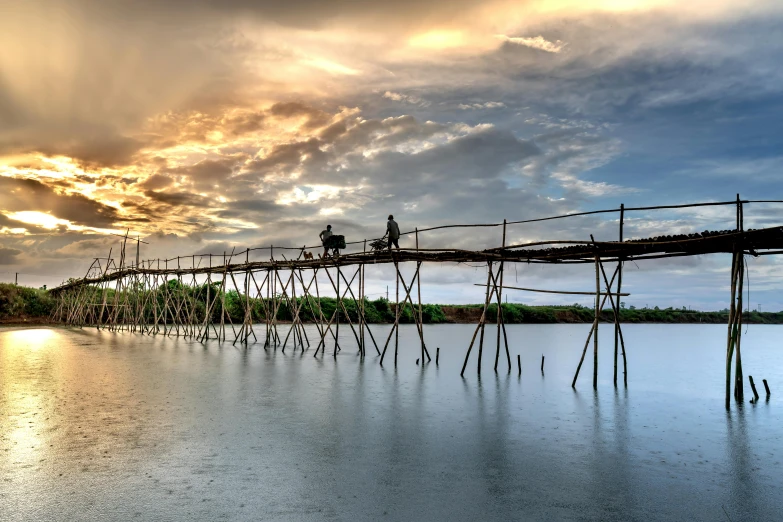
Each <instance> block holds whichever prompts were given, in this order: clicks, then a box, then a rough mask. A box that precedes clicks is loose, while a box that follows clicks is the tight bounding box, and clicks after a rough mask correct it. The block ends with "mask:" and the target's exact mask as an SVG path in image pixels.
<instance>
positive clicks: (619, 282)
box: [607, 203, 628, 388]
mask: <svg viewBox="0 0 783 522" xmlns="http://www.w3.org/2000/svg"><path fill="white" fill-rule="evenodd" d="M624 220H625V205H624V204H622V203H621V204H620V242H621V243H622V241H623V222H624ZM617 270H618V275H617V293H618V294H619V293H620V292H622V291H623V290H622V287H623V260H622V257H620V258H618V260H617ZM607 291H608V292H611V291H612V289H611V288H608V289H607ZM617 302H618V305H617V306H618V309H621V308H622V307H621V306H620V304H619V302H620V296H619V295H618V296H617ZM619 338H620V318H619V311H618V315H617V317H616V318H615V322H614V386H615V388H616V387H617V348H618V345H619ZM623 381H624V383H625V385H626V386H628V371H627V369H626V367H625V350H623Z"/></svg>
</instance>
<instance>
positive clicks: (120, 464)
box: [0, 325, 783, 522]
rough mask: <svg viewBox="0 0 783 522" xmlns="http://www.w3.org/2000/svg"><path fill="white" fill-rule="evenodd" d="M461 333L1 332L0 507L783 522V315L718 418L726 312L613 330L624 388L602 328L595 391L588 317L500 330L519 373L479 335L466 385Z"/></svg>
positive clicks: (267, 516) (151, 515) (748, 353)
mask: <svg viewBox="0 0 783 522" xmlns="http://www.w3.org/2000/svg"><path fill="white" fill-rule="evenodd" d="M261 328H263V325H262V327H261ZM285 328H286V327H283V331H285ZM371 328H372V330H373V333H374V335H375V338H376V340H378V342H379V343H380V342H381V341H382V340H385V338H386V332H388V328H389V327H388V326H387V325H373V326H372V327H371ZM473 328H474V327H473V326H471V325H442V326H441V325H438V326H426V327H425V335H426V339H427V343H428V348H429V350H430V352H431V354H432V357H433V361H432V362H431V363H429V364H427V365H421V362H419V364H418V365H417V364H416V359H417V358H419V357H420V349H421V348H420V344H419V343H418V339H417V337H416V331H415V329H414V328H413V327H411V326H405V327H403V328H402V331H401V334H400V353H399V359H398V365H397V368H396V369H395V367H394V364H393V354H392V353H391V350H392V349H393V346H392V347H391V348H390V354H391V356H390V354H387V357H386V360H385V363H384V367H383V368H382V367H381V366H380V365H379V364H378V359H379V358H378V357H377V356H375V355H374V352H375V350H374V348H372V346H371V347H370V348H369V350H368V356H367V357H366V358H365V360H364V361H362V360H361V359H360V358H359V357H357V356H356V344H355V341H353V335H352V334H351V332H350V330H349V329H347V328H345V327H344V328H343V329H341V332H340V333H341V343H342V344H343V345H344V346H343V349H342V351H341V352H340V353H339V354H338V355H337V357H336V358H333V357H332V345H331V344H330V345H329V349H328V350H327V354H326V356H325V357H321V356H320V355H319V356H318V358H314V357H313V352H314V348H310V349H309V351H306V352H305V353H304V354H302V353H301V352H300V351H299V350H297V351H293V350H292V347H291V345H290V342H289V346H288V348H287V349H286V351H285V353H283V352H282V351H281V350H280V349H278V350H269V351H264V349H263V347H262V346H260V345H256V346H253V345H251V346H250V348H249V349H245V348H240V347H234V346H232V345H231V343H224V344H222V345H221V344H219V343H217V342H214V341H212V342H208V343H207V344H205V345H202V344H199V343H197V342H192V341H187V340H183V339H175V338H164V337H162V336H156V337H150V336H142V335H138V334H132V333H127V332H124V333H112V332H106V331H100V332H99V331H96V330H94V329H84V330H78V329H72V330H68V329H59V328H30V329H9V328H5V329H0V520H3V521H6V520H7V521H51V520H63V521H76V520H90V521H93V520H111V521H127V520H149V521H167V520H204V521H214V520H449V521H456V520H531V521H536V520H541V521H553V520H600V521H613V520H617V521H637V520H638V521H650V520H704V521H721V520H723V521H726V520H730V521H733V522H737V521H741V520H742V521H774V520H782V519H783V416H782V415H781V399H780V397H781V396H783V395H782V394H783V344H782V342H781V339H783V326H760V325H751V326H750V327H749V328H748V330H747V332H745V334H744V336H743V365H744V370H745V375H746V376H747V375H752V376H753V377H754V378H755V380H756V382H757V384H758V388H759V391H760V394H761V401H759V403H758V404H750V403H749V402H748V399H750V398H751V397H752V393H751V391H750V387H749V386H748V385H747V384H746V389H745V393H746V401H745V403H744V404H743V405H736V404H732V408H731V411H730V412H727V411H726V410H725V408H724V379H725V373H724V367H725V347H726V328H725V327H724V326H718V325H626V326H624V328H623V331H624V333H625V341H626V345H627V351H628V363H629V384H628V388H627V389H625V388H623V387H622V386H621V387H620V388H618V389H615V388H614V387H613V385H612V364H613V363H612V358H613V339H612V338H613V334H612V331H611V329H612V326H611V325H606V326H603V325H602V327H601V329H600V338H601V346H600V352H601V353H600V361H599V377H600V381H599V385H598V389H597V391H594V390H593V388H592V344H591V345H590V350H589V351H588V357H587V358H586V359H585V363H584V366H583V367H582V374H581V375H580V378H579V382H578V383H577V387H576V391H574V390H572V389H571V387H570V384H571V379H572V378H573V373H574V370H575V368H576V365H577V363H578V361H579V355H580V354H581V350H582V347H583V346H584V341H585V337H586V335H587V330H588V328H589V326H588V325H514V326H509V327H508V334H509V338H510V350H511V355H512V358H513V368H512V371H511V373H510V374H509V373H508V366H507V362H506V360H505V358H504V357H502V358H501V362H500V367H499V370H500V371H499V372H498V373H497V374H495V372H493V370H492V367H493V365H494V356H495V353H494V352H495V337H494V331H495V330H494V327H488V328H489V329H488V330H487V333H488V334H489V335H488V337H487V339H486V340H485V346H484V360H483V368H482V370H483V372H482V375H481V377H480V378H479V377H478V376H477V372H476V364H475V362H476V359H475V358H476V351H475V350H474V353H473V355H472V357H471V362H470V363H469V365H468V369H467V371H466V373H465V379H462V378H460V376H459V371H460V368H461V365H462V362H463V358H464V353H465V349H466V347H467V344H468V342H469V340H470V336H471V335H472V333H473ZM346 330H347V331H346ZM308 333H309V337H310V339H311V340H313V339H314V338H315V337H316V330H315V328H314V327H308ZM436 347H440V364H439V365H438V366H436V365H435V361H434V358H435V351H436ZM517 354H521V361H522V374H521V376H520V375H519V374H518V370H517V366H516V355H517ZM542 354H543V355H545V356H546V360H545V369H544V373H543V374H542V372H541V371H540V364H541V355H542ZM621 371H622V369H621ZM763 378H766V379H767V380H768V381H769V383H770V386H771V388H772V396H771V398H770V399H769V400H768V401H767V400H765V393H764V391H763V385H762V382H761V380H762V379H763ZM621 382H622V380H621Z"/></svg>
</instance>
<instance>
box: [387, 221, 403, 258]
mask: <svg viewBox="0 0 783 522" xmlns="http://www.w3.org/2000/svg"><path fill="white" fill-rule="evenodd" d="M386 233H387V234H389V243H388V244H387V247H388V249H389V250H391V247H392V245H394V246H396V247H397V250H399V249H400V244H399V242H398V241H399V239H400V227H399V225H397V222H396V221H394V216H392V215H391V214H389V221H387V222H386Z"/></svg>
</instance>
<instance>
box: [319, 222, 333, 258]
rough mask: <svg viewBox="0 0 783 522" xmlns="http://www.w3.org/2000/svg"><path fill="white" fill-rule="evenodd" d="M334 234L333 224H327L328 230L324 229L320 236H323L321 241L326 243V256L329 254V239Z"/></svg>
mask: <svg viewBox="0 0 783 522" xmlns="http://www.w3.org/2000/svg"><path fill="white" fill-rule="evenodd" d="M333 235H334V234H333V232H332V225H326V230H322V231H321V233H320V234H318V237H319V238H321V243H322V244H323V245H324V257H326V256H327V255H328V254H329V247H327V246H326V243H327V240H328V239H329V238H330V237H332V236H333Z"/></svg>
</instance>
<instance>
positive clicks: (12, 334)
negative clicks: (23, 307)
mask: <svg viewBox="0 0 783 522" xmlns="http://www.w3.org/2000/svg"><path fill="white" fill-rule="evenodd" d="M57 337H59V334H58V333H57V332H55V331H53V330H50V329H23V330H11V331H8V332H2V333H0V344H1V345H2V347H3V348H4V349H3V350H2V351H0V403H2V406H3V410H4V413H5V416H6V419H5V422H4V424H5V426H2V427H0V436H1V437H2V438H3V439H4V440H3V442H4V444H3V445H4V446H6V448H5V449H7V453H6V455H8V457H9V462H12V463H16V464H17V465H19V466H32V465H36V464H37V463H38V462H40V461H41V459H42V458H45V456H44V455H42V454H41V453H40V451H41V450H45V449H46V445H45V444H44V440H43V436H42V434H43V433H44V431H45V430H44V428H45V426H44V424H45V421H44V417H45V413H46V410H47V407H46V404H45V401H46V397H45V396H44V395H45V391H46V390H45V389H44V388H45V387H46V386H45V385H43V384H42V382H41V369H42V368H45V367H48V364H49V362H48V360H47V359H48V358H47V356H46V353H47V352H48V349H50V348H52V347H54V346H56V343H57Z"/></svg>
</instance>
